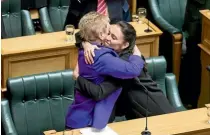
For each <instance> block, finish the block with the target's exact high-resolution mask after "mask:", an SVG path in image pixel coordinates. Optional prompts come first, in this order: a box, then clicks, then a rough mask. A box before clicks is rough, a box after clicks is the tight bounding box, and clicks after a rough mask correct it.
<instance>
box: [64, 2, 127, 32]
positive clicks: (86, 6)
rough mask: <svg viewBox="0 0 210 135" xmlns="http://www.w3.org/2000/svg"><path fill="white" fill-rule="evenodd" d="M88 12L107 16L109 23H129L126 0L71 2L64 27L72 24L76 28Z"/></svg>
mask: <svg viewBox="0 0 210 135" xmlns="http://www.w3.org/2000/svg"><path fill="white" fill-rule="evenodd" d="M90 11H97V12H98V13H100V14H103V15H108V16H109V18H110V20H111V23H114V22H117V21H121V20H123V21H127V22H129V21H131V16H130V10H129V4H128V2H127V0H71V2H70V5H69V11H68V14H67V17H66V21H65V25H64V27H65V26H66V25H67V24H72V25H74V26H75V27H76V28H77V25H78V22H79V20H80V18H81V17H82V16H83V15H85V14H87V13H88V12H90Z"/></svg>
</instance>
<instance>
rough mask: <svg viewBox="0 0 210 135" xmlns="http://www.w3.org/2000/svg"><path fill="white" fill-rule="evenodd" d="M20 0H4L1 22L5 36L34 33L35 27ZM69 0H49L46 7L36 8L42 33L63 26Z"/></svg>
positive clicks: (53, 30) (60, 28)
mask: <svg viewBox="0 0 210 135" xmlns="http://www.w3.org/2000/svg"><path fill="white" fill-rule="evenodd" d="M21 2H22V1H21V0H4V1H3V2H2V3H1V4H2V9H1V11H2V22H3V25H4V28H5V33H6V37H7V38H11V37H19V36H25V35H34V34H35V29H34V25H33V21H32V19H31V15H30V12H29V11H28V10H25V9H24V10H23V9H22V6H21V5H22V4H21ZM69 2H70V0H49V2H48V6H47V7H42V8H40V9H38V13H39V16H40V22H41V27H42V30H43V32H44V33H47V32H56V31H61V30H63V28H64V23H65V19H66V16H67V13H68V8H69Z"/></svg>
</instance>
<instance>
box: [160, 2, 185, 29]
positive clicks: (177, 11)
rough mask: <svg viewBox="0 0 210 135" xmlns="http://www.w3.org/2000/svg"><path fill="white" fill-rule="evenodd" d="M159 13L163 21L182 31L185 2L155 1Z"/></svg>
mask: <svg viewBox="0 0 210 135" xmlns="http://www.w3.org/2000/svg"><path fill="white" fill-rule="evenodd" d="M157 1H158V5H159V9H160V12H161V14H162V16H163V18H164V19H165V20H167V21H168V22H169V23H170V24H171V25H173V26H174V27H176V28H178V29H180V30H181V29H182V26H183V24H184V18H185V11H186V6H187V0H157Z"/></svg>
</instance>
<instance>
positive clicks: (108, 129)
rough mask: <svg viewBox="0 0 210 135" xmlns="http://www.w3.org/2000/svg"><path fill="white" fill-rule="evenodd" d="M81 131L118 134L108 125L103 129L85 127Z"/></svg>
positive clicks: (95, 133)
mask: <svg viewBox="0 0 210 135" xmlns="http://www.w3.org/2000/svg"><path fill="white" fill-rule="evenodd" d="M80 132H81V133H82V135H118V134H117V133H116V132H114V131H113V130H112V129H111V128H110V127H108V126H106V127H105V128H104V129H101V130H98V129H95V128H84V129H81V130H80Z"/></svg>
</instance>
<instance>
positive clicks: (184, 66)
mask: <svg viewBox="0 0 210 135" xmlns="http://www.w3.org/2000/svg"><path fill="white" fill-rule="evenodd" d="M202 9H210V0H188V3H187V9H186V15H185V23H184V26H183V31H185V32H186V33H187V38H186V39H187V40H186V41H187V44H186V45H187V52H186V54H185V55H184V56H183V58H182V62H181V70H180V81H179V90H180V96H181V99H182V101H183V103H184V104H185V105H186V106H187V108H197V104H198V98H199V95H200V85H201V79H200V76H201V63H200V48H199V47H198V44H199V43H201V26H202V25H201V23H202V20H201V14H200V12H199V10H202Z"/></svg>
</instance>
